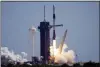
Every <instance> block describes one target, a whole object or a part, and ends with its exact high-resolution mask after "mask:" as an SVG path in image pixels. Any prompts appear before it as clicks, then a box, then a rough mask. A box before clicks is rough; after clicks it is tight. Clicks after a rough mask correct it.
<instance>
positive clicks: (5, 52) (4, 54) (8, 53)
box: [1, 47, 27, 63]
mask: <svg viewBox="0 0 100 67" xmlns="http://www.w3.org/2000/svg"><path fill="white" fill-rule="evenodd" d="M9 61H11V62H21V63H23V62H26V61H27V53H25V52H21V54H15V53H14V51H13V50H9V49H8V47H1V62H3V63H6V62H9Z"/></svg>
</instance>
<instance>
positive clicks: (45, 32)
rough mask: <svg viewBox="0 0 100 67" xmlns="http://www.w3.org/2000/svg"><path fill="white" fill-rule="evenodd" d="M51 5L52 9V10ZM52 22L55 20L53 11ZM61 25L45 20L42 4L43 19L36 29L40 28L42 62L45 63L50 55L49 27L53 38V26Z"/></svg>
mask: <svg viewBox="0 0 100 67" xmlns="http://www.w3.org/2000/svg"><path fill="white" fill-rule="evenodd" d="M54 9H55V8H54V6H53V10H54ZM53 19H54V20H53V22H55V14H54V11H53ZM58 26H63V25H62V24H60V25H55V23H53V25H50V23H49V22H47V21H46V20H45V6H44V21H42V22H40V26H38V29H39V30H40V55H41V56H42V57H43V62H44V63H46V61H48V60H49V57H50V48H49V47H50V29H51V28H52V27H53V39H55V36H56V34H55V27H58Z"/></svg>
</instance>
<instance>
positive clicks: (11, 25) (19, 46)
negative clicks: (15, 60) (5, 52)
mask: <svg viewBox="0 0 100 67" xmlns="http://www.w3.org/2000/svg"><path fill="white" fill-rule="evenodd" d="M44 5H45V6H46V20H47V21H49V22H50V24H51V25H52V24H53V22H52V20H53V19H52V13H53V11H52V6H53V5H55V7H56V24H63V27H58V28H56V36H57V46H58V45H59V44H60V42H61V38H62V36H63V34H64V31H65V30H66V29H68V34H67V39H66V41H65V43H67V44H68V47H69V48H68V49H72V50H74V51H75V52H76V54H77V55H78V60H79V61H83V62H84V61H90V60H92V61H99V4H98V2H2V3H1V11H2V13H1V17H2V18H1V20H2V46H7V47H8V48H9V49H13V50H14V51H15V53H20V52H22V51H24V52H26V53H28V59H29V60H30V59H31V56H32V45H31V43H30V34H29V30H28V29H29V28H30V27H31V26H32V25H33V26H35V27H36V28H37V27H38V26H39V24H40V22H41V21H43V10H44V9H43V7H44ZM50 33H51V34H50V36H51V38H52V29H51V31H50ZM35 55H36V56H39V55H40V33H39V32H36V34H35Z"/></svg>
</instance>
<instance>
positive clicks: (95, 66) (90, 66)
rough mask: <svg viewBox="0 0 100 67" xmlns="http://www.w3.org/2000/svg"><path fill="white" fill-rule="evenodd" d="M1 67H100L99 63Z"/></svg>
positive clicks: (9, 65)
mask: <svg viewBox="0 0 100 67" xmlns="http://www.w3.org/2000/svg"><path fill="white" fill-rule="evenodd" d="M1 67H100V63H95V62H86V63H84V64H83V65H80V63H75V64H73V66H69V65H67V64H62V65H58V64H54V65H51V64H33V65H29V64H26V63H24V64H20V63H17V64H12V63H8V64H7V65H4V64H1Z"/></svg>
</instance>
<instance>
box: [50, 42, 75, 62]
mask: <svg viewBox="0 0 100 67" xmlns="http://www.w3.org/2000/svg"><path fill="white" fill-rule="evenodd" d="M55 42H56V41H55ZM67 48H68V46H67V44H64V45H63V47H62V52H61V53H60V50H59V48H53V46H50V55H51V57H52V56H54V58H55V60H54V62H55V63H74V62H75V52H74V51H73V50H67V51H65V49H67ZM53 49H55V51H54V52H53ZM54 53H55V55H54Z"/></svg>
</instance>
